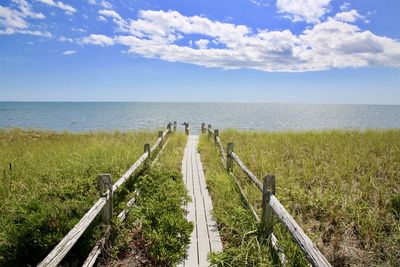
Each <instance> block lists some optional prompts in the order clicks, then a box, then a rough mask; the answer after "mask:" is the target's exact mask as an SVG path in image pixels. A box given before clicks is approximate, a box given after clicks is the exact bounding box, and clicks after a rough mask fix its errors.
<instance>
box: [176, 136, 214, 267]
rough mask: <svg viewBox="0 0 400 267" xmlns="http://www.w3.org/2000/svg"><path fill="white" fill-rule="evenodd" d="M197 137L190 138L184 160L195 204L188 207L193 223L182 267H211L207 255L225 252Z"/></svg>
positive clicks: (186, 182)
mask: <svg viewBox="0 0 400 267" xmlns="http://www.w3.org/2000/svg"><path fill="white" fill-rule="evenodd" d="M198 139H199V137H198V136H192V135H191V136H189V138H188V142H187V146H186V148H185V154H184V158H183V161H182V173H183V177H184V181H185V185H186V188H187V190H188V193H189V195H190V197H191V198H192V202H189V203H188V204H187V211H188V214H187V220H188V221H192V222H193V223H194V230H193V232H192V235H191V238H190V240H191V242H190V245H189V248H188V251H187V258H186V259H185V260H184V261H183V262H182V264H181V265H179V266H188V267H189V266H190V267H191V266H198V267H199V266H209V263H208V261H207V254H208V253H209V252H210V251H215V252H219V251H221V250H222V243H221V238H220V236H219V233H218V229H217V226H216V222H215V221H214V220H213V219H212V215H211V213H212V212H211V210H212V202H211V198H210V196H209V194H208V191H207V186H206V181H205V176H204V171H203V166H202V164H201V161H200V154H199V153H198V152H197V150H196V147H197V144H198Z"/></svg>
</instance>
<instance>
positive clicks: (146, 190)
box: [106, 170, 193, 266]
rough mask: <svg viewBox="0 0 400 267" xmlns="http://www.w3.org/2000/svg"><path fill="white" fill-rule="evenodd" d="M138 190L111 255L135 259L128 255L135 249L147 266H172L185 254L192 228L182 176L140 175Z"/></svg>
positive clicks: (121, 258) (160, 173)
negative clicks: (184, 207) (135, 199)
mask: <svg viewBox="0 0 400 267" xmlns="http://www.w3.org/2000/svg"><path fill="white" fill-rule="evenodd" d="M136 189H137V190H139V192H140V194H139V196H138V198H137V202H136V204H135V207H134V208H133V209H132V210H131V212H130V213H129V216H128V218H127V223H126V225H125V227H124V229H120V230H119V231H120V233H124V235H120V237H118V238H117V242H116V243H115V244H118V245H117V246H116V245H115V244H113V249H112V250H113V252H112V255H117V256H118V257H117V258H119V259H120V260H124V261H126V262H130V261H135V259H130V258H129V255H130V254H131V251H133V250H134V251H136V252H135V254H136V255H143V257H144V258H145V259H143V257H142V259H141V261H142V262H143V261H144V262H145V265H146V266H149V265H150V266H173V265H174V264H176V263H177V262H178V261H179V260H180V259H182V258H183V257H184V255H185V251H186V247H187V246H188V244H189V242H190V234H191V232H192V229H193V224H192V223H191V222H188V221H187V220H186V218H185V212H184V210H183V209H182V206H183V205H184V203H185V202H187V201H188V200H189V199H188V196H187V193H186V190H185V188H184V185H183V180H182V176H181V174H180V173H178V172H176V171H160V170H155V171H150V173H148V174H146V175H144V176H141V177H139V178H138V182H137V184H136ZM127 230H128V232H127ZM127 238H128V239H127ZM121 240H122V241H121ZM126 241H128V242H126ZM121 244H123V245H121ZM130 264H133V263H132V262H130ZM135 264H138V263H137V262H136V263H135ZM106 265H113V264H112V263H109V264H106Z"/></svg>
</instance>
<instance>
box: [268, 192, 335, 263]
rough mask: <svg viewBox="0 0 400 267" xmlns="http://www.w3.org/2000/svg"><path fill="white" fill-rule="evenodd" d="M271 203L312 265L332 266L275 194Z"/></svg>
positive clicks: (271, 198)
mask: <svg viewBox="0 0 400 267" xmlns="http://www.w3.org/2000/svg"><path fill="white" fill-rule="evenodd" d="M269 205H270V206H271V207H272V209H273V210H274V212H275V214H276V216H277V217H278V219H279V221H280V222H281V223H282V224H283V225H284V226H285V227H286V229H287V230H288V231H289V233H290V235H291V236H292V237H293V239H294V241H295V242H296V243H297V244H298V245H299V246H300V248H301V250H302V251H303V252H304V254H305V256H306V257H307V259H308V261H309V262H310V263H311V265H312V266H331V264H330V263H329V262H328V260H327V259H326V258H325V257H324V255H322V253H321V251H319V249H318V248H317V247H316V246H315V245H314V243H313V242H312V241H311V240H310V238H309V237H308V236H307V235H306V234H305V233H304V232H303V230H302V229H301V228H300V226H299V225H298V224H297V222H296V221H295V220H294V219H293V217H292V216H291V215H290V214H289V212H287V210H286V209H285V208H284V207H283V205H282V204H281V203H280V202H279V200H278V199H277V198H276V197H275V196H274V195H271V196H270V203H269Z"/></svg>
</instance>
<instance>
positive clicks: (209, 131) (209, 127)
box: [208, 124, 211, 135]
mask: <svg viewBox="0 0 400 267" xmlns="http://www.w3.org/2000/svg"><path fill="white" fill-rule="evenodd" d="M208 135H211V124H209V125H208Z"/></svg>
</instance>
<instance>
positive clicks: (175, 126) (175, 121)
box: [174, 121, 176, 132]
mask: <svg viewBox="0 0 400 267" xmlns="http://www.w3.org/2000/svg"><path fill="white" fill-rule="evenodd" d="M174 132H176V121H174Z"/></svg>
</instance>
